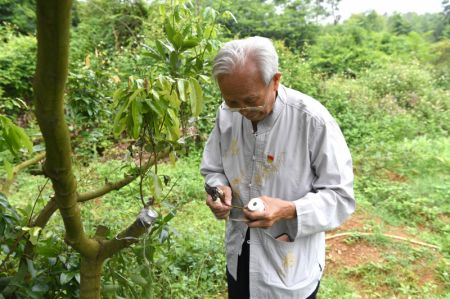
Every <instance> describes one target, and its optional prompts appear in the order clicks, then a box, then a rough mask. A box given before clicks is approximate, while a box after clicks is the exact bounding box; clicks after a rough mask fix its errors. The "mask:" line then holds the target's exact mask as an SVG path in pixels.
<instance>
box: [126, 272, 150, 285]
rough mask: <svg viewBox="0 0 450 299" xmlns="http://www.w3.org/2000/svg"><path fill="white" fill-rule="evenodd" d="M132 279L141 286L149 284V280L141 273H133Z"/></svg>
mask: <svg viewBox="0 0 450 299" xmlns="http://www.w3.org/2000/svg"><path fill="white" fill-rule="evenodd" d="M130 278H131V280H132V281H133V282H135V283H137V284H139V285H141V286H146V285H147V281H146V280H145V279H144V277H142V276H141V275H139V274H137V273H135V274H131V276H130Z"/></svg>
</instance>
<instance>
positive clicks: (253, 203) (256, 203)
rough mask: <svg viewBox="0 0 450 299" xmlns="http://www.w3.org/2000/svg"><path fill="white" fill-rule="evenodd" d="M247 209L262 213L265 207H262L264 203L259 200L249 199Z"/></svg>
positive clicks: (256, 198)
mask: <svg viewBox="0 0 450 299" xmlns="http://www.w3.org/2000/svg"><path fill="white" fill-rule="evenodd" d="M247 208H248V209H249V210H250V211H264V209H265V206H264V202H263V201H262V200H261V198H259V197H255V198H252V199H250V201H249V202H248V205H247Z"/></svg>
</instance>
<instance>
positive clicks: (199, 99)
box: [189, 78, 203, 117]
mask: <svg viewBox="0 0 450 299" xmlns="http://www.w3.org/2000/svg"><path fill="white" fill-rule="evenodd" d="M189 86H190V92H189V95H190V98H191V111H192V114H193V116H195V117H198V116H199V115H200V113H201V112H202V110H203V91H202V88H201V87H200V84H199V83H198V81H197V80H196V79H195V78H190V80H189Z"/></svg>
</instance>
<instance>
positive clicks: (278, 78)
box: [272, 72, 281, 91]
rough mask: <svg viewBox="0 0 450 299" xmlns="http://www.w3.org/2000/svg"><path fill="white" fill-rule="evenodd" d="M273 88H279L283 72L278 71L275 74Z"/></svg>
mask: <svg viewBox="0 0 450 299" xmlns="http://www.w3.org/2000/svg"><path fill="white" fill-rule="evenodd" d="M272 80H273V90H274V91H276V90H278V86H279V85H280V81H281V73H280V72H277V73H276V74H275V75H273V79H272Z"/></svg>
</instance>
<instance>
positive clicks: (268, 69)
mask: <svg viewBox="0 0 450 299" xmlns="http://www.w3.org/2000/svg"><path fill="white" fill-rule="evenodd" d="M249 58H251V59H252V60H253V61H254V62H255V63H256V66H257V68H258V69H259V71H260V72H261V77H262V79H263V81H264V83H265V84H266V85H269V83H270V81H271V80H272V78H273V76H274V75H275V74H276V73H277V72H278V54H277V51H276V50H275V47H274V46H273V43H272V41H271V40H270V39H268V38H265V37H261V36H253V37H248V38H245V39H238V40H233V41H230V42H227V43H225V44H224V45H223V47H222V48H221V49H220V50H219V53H217V56H216V57H215V58H214V65H213V75H214V78H216V80H217V79H218V78H219V77H220V76H222V75H230V74H232V73H233V72H234V71H235V70H236V69H238V68H239V67H242V66H243V65H244V64H245V63H246V62H247V60H248V59H249Z"/></svg>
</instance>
